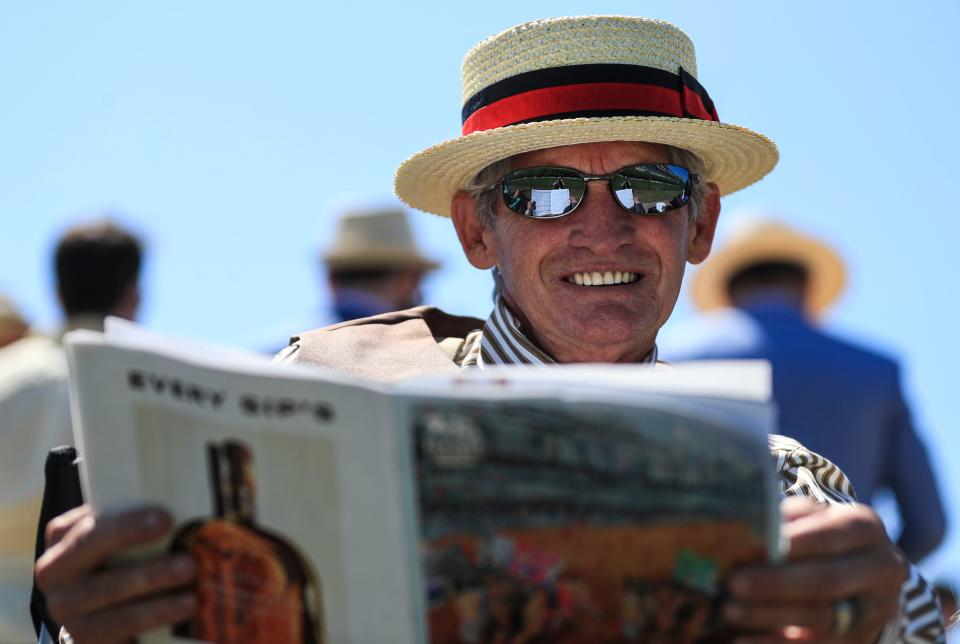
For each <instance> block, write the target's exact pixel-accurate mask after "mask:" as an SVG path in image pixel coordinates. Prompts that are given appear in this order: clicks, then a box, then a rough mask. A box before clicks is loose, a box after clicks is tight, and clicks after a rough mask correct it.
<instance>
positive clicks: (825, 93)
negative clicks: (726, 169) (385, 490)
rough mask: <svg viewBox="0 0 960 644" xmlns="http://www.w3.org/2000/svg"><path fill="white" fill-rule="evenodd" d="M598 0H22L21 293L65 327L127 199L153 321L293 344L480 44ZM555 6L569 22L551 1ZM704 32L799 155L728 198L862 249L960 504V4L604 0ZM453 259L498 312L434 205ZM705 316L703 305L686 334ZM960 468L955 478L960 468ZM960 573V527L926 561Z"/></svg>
mask: <svg viewBox="0 0 960 644" xmlns="http://www.w3.org/2000/svg"><path fill="white" fill-rule="evenodd" d="M584 6H585V3H583V2H569V1H563V0H557V1H554V2H551V3H549V6H548V7H547V5H543V4H542V3H529V4H523V3H516V2H496V1H493V2H489V1H488V2H484V3H483V4H482V6H480V5H476V6H471V5H469V4H467V3H449V2H442V3H441V2H436V3H418V4H409V3H403V4H399V5H389V6H383V7H381V6H377V5H371V4H366V5H362V6H358V5H354V4H352V3H344V4H340V3H320V2H291V1H285V0H279V1H276V2H271V3H269V4H265V3H245V2H235V1H234V2H225V1H219V0H217V1H214V0H209V1H205V2H195V1H190V0H169V1H166V2H162V3H161V2H153V3H149V2H137V3H132V2H120V1H115V2H96V1H89V2H84V3H72V2H66V1H61V2H43V3H39V2H26V1H23V2H6V3H3V5H2V7H0V77H2V78H3V79H4V90H5V91H4V101H3V102H2V103H0V146H2V150H3V152H4V156H5V158H4V161H3V162H2V163H0V225H2V230H3V233H2V235H0V289H2V290H4V291H6V292H8V293H10V294H12V295H13V296H14V297H15V298H16V299H17V300H18V301H19V302H20V304H21V305H22V306H23V307H24V308H25V309H26V310H27V311H28V312H29V313H30V315H31V316H32V317H33V318H34V320H36V321H37V322H38V323H39V324H41V325H45V326H53V325H55V324H56V323H57V316H56V309H55V305H54V302H53V299H52V297H51V294H50V271H49V268H48V264H49V258H48V254H49V249H50V244H51V240H52V239H54V238H55V236H56V234H57V232H58V231H59V230H61V229H62V227H63V226H64V225H66V224H67V223H69V222H70V221H73V220H75V219H76V218H78V217H82V216H84V215H88V214H90V213H94V212H98V211H103V210H107V211H110V212H113V213H115V214H116V216H118V217H121V218H123V219H124V220H125V221H127V222H128V223H129V224H131V225H132V226H134V227H135V228H137V229H138V230H140V231H141V232H142V233H143V234H144V235H145V236H146V237H147V239H148V240H149V244H150V259H149V264H148V267H147V268H148V270H147V273H146V276H145V283H144V294H145V300H146V306H145V308H144V310H143V316H142V321H143V322H144V323H145V324H146V325H148V326H149V327H151V328H154V329H156V330H158V331H162V332H166V333H173V334H178V335H184V336H190V337H195V338H201V339H206V340H213V341H217V342H222V343H228V344H244V345H248V346H258V347H262V346H273V345H276V344H278V343H280V344H282V342H283V336H284V335H286V334H287V333H289V332H292V331H295V330H298V329H299V328H300V327H303V326H305V325H306V326H309V325H310V324H311V320H314V319H316V318H318V317H319V313H318V311H319V310H321V309H322V308H323V306H324V303H325V301H326V293H325V292H324V291H323V285H322V281H321V280H320V279H319V277H318V274H317V270H316V257H317V254H318V249H319V248H320V247H322V245H323V244H324V243H325V241H326V240H327V239H329V234H330V232H331V218H330V211H331V208H330V203H331V199H333V198H334V197H335V196H336V195H337V194H338V193H342V192H366V193H370V192H373V193H378V194H381V195H382V194H388V193H389V192H390V190H391V185H392V177H393V172H394V170H395V169H396V166H397V165H398V164H399V163H400V161H402V160H403V159H404V158H406V157H407V156H409V155H410V154H413V153H415V152H417V151H418V150H420V149H422V148H424V147H426V146H428V145H430V144H433V143H437V142H439V141H442V140H444V139H447V138H451V137H454V136H456V134H457V132H458V130H459V118H458V115H459V108H460V106H459V100H460V99H459V96H460V93H459V66H460V61H461V58H462V56H463V54H464V53H465V52H466V50H467V49H468V48H469V47H470V46H472V45H473V44H474V43H475V42H477V41H479V40H481V39H482V38H484V37H486V36H488V35H491V34H493V33H496V32H498V31H500V30H502V29H505V28H507V27H510V26H512V25H514V24H516V23H519V22H522V21H525V20H530V19H536V18H542V17H547V15H550V16H558V15H577V14H582V13H584V11H585V9H584ZM547 8H548V9H549V12H550V13H549V14H545V13H543V11H544V10H546V9H547ZM589 12H590V13H627V14H632V15H647V16H651V17H656V18H662V19H665V20H669V21H671V22H674V23H675V24H677V25H678V26H680V27H681V28H683V29H684V30H685V31H687V33H688V34H690V36H691V37H692V38H693V41H694V43H695V45H696V47H697V53H698V59H699V78H700V80H701V82H702V83H703V84H704V86H705V87H706V88H707V89H708V91H709V92H710V94H711V96H712V97H713V99H714V101H715V103H716V105H717V108H718V111H719V113H720V117H721V119H722V120H723V121H725V122H730V123H735V124H739V125H744V126H746V127H749V128H751V129H755V130H757V131H759V132H762V133H764V134H766V135H768V136H770V137H771V138H773V139H774V140H775V141H776V142H777V143H778V145H779V146H780V150H781V155H782V160H781V163H780V165H779V167H778V168H777V169H776V170H775V171H774V172H773V173H772V174H771V175H770V176H769V177H768V178H767V179H765V180H764V181H762V182H761V183H759V184H757V185H755V186H753V187H751V188H749V189H747V190H744V191H742V192H740V193H737V194H734V195H731V196H730V197H728V198H726V199H725V200H724V204H723V208H724V213H723V215H722V217H721V226H720V236H721V239H722V238H723V236H724V235H725V234H726V231H727V229H728V227H729V226H730V223H731V222H732V221H734V220H736V219H737V218H738V217H739V216H742V213H744V212H752V213H756V212H763V213H769V214H773V215H777V216H781V217H784V218H787V219H789V220H790V221H791V222H792V223H793V224H794V225H796V226H798V227H800V228H801V229H803V230H805V231H807V232H810V233H814V234H818V235H821V236H824V237H825V238H827V239H829V240H831V241H832V242H833V243H834V244H835V245H836V246H837V247H838V248H839V249H841V250H842V252H843V253H844V255H845V257H846V259H847V261H848V266H849V271H850V289H849V290H848V292H847V293H846V295H845V296H844V298H843V299H842V300H841V301H840V303H839V305H838V306H837V307H836V309H835V310H834V311H833V312H832V314H831V315H830V316H829V318H828V322H829V324H830V326H831V328H833V329H835V330H837V331H838V332H840V333H842V334H844V335H847V336H850V337H854V338H857V339H859V340H861V341H863V342H867V343H870V344H873V345H876V346H880V347H882V348H884V349H885V350H886V351H889V352H892V353H895V354H897V355H899V356H900V357H901V358H902V360H903V364H904V369H905V375H906V385H907V388H908V393H909V395H910V398H911V400H912V402H913V405H914V409H915V413H916V417H917V422H918V425H919V426H920V427H921V428H922V430H923V432H924V435H925V437H926V438H927V440H928V443H929V446H930V449H931V452H932V453H933V456H934V458H935V461H936V462H937V465H938V470H939V473H940V476H941V480H942V484H943V488H944V494H945V496H946V497H948V500H949V504H950V508H951V514H952V516H953V517H954V520H957V518H960V512H958V511H960V503H958V502H957V501H956V499H957V497H958V493H960V468H952V467H950V465H951V463H950V458H949V454H950V453H951V452H952V449H953V445H952V444H953V442H954V433H953V432H954V428H955V427H956V426H957V424H958V420H960V413H958V411H957V408H956V405H955V393H954V392H955V385H954V384H951V383H955V382H956V376H955V375H954V374H953V367H954V366H955V365H956V363H957V362H958V358H960V351H958V350H957V345H956V342H955V340H954V338H955V335H956V331H955V327H956V324H957V323H956V319H957V318H958V314H960V306H958V304H957V296H958V289H957V287H956V285H955V278H954V274H955V272H956V268H955V266H954V264H953V263H952V262H951V260H952V259H953V258H954V257H955V256H956V254H957V253H956V248H955V246H954V242H955V241H957V239H958V238H960V224H958V217H957V213H956V210H957V207H956V205H955V203H954V201H953V199H952V195H953V194H954V190H953V189H951V188H950V186H951V185H956V173H957V170H958V163H957V161H956V150H957V148H958V143H960V140H958V139H960V135H958V130H957V128H956V126H955V123H954V121H953V118H952V110H953V109H955V106H956V105H957V103H958V98H960V96H958V90H957V86H956V83H955V82H954V81H953V80H952V76H953V75H954V73H955V66H956V63H957V61H958V60H960V45H958V39H957V38H956V34H955V28H956V25H957V24H960V4H958V3H956V2H952V1H950V2H948V1H943V2H922V3H920V2H916V3H910V4H909V5H904V4H903V3H893V2H843V3H840V2H820V1H812V2H805V3H773V2H762V1H759V0H758V1H756V2H736V3H718V2H708V1H696V0H693V1H688V2H684V3H664V2H657V3H653V2H646V1H637V0H634V1H631V2H591V3H590V5H589ZM412 219H413V221H414V222H415V225H416V229H417V233H418V235H419V236H420V238H421V240H422V241H423V244H424V246H425V247H426V248H427V249H428V251H429V252H430V253H431V254H433V255H434V256H436V257H439V258H441V259H443V260H444V262H445V263H446V268H445V269H444V270H443V271H441V272H439V273H437V274H436V275H435V276H434V277H433V278H432V279H431V280H430V282H429V283H428V285H427V289H426V292H427V296H428V297H427V299H428V300H429V301H431V302H432V303H436V304H439V305H442V306H443V307H445V308H448V309H451V310H453V311H456V312H460V313H471V314H475V315H481V316H482V315H485V314H486V313H487V309H488V302H489V299H488V296H489V288H490V285H489V281H488V278H487V276H486V275H484V274H481V273H478V272H476V271H473V270H472V269H470V268H469V267H468V266H467V264H466V262H465V261H464V260H463V259H462V258H461V256H460V252H459V248H458V247H457V244H456V239H455V237H454V235H453V233H452V230H451V229H450V227H449V223H448V222H446V221H445V220H442V219H440V218H437V217H433V216H430V215H425V214H420V213H414V217H412ZM692 315H693V310H692V308H691V306H690V305H689V302H688V300H687V299H686V297H685V296H683V297H681V301H680V303H679V304H678V307H677V310H676V313H675V315H674V318H673V320H672V321H671V323H670V325H668V327H667V328H666V329H665V330H664V337H665V339H666V340H669V338H670V334H671V333H676V332H677V331H676V330H674V329H679V328H680V327H681V325H682V323H683V322H684V321H686V320H689V319H690V318H691V316H692ZM951 470H952V471H951ZM958 565H960V531H958V530H951V534H950V540H949V544H948V546H947V547H946V548H944V549H943V551H942V552H940V553H938V555H937V556H935V557H934V558H933V559H931V560H930V561H929V562H928V564H927V566H926V568H927V569H928V571H930V572H931V573H933V574H936V575H946V574H948V573H949V572H950V571H951V570H957V569H958Z"/></svg>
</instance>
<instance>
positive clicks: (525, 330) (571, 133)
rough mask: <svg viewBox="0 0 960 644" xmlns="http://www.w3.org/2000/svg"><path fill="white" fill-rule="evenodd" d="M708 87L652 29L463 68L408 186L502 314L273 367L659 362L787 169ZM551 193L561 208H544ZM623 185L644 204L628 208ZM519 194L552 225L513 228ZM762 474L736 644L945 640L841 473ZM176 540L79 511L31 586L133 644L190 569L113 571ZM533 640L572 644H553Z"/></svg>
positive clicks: (389, 370)
mask: <svg viewBox="0 0 960 644" xmlns="http://www.w3.org/2000/svg"><path fill="white" fill-rule="evenodd" d="M696 69H697V64H696V60H695V58H694V53H693V44H692V43H691V42H690V39H689V38H688V37H687V35H686V34H684V33H683V32H682V31H680V30H679V29H677V28H676V27H674V26H673V25H670V24H668V23H665V22H662V21H659V20H649V19H644V18H628V17H623V16H592V17H578V18H556V19H549V20H539V21H535V22H530V23H526V24H523V25H519V26H517V27H514V28H511V29H508V30H506V31H504V32H502V33H500V34H497V35H496V36H493V37H491V38H488V39H486V40H484V41H483V42H482V43H480V44H479V45H477V46H476V47H474V48H473V49H472V50H471V51H470V53H469V54H467V57H466V59H465V60H464V64H463V67H462V70H463V81H464V87H463V111H462V114H461V116H462V118H463V136H461V137H459V138H457V139H454V140H450V141H447V142H444V143H440V144H438V145H434V146H432V147H430V148H428V149H426V150H424V151H422V152H420V153H419V154H416V155H414V156H413V157H411V158H410V159H408V160H407V161H406V162H404V163H403V164H402V165H401V166H400V168H399V169H398V171H397V176H396V180H395V187H396V191H397V194H398V196H399V197H400V198H401V199H402V200H403V201H405V202H406V203H407V204H409V205H410V206H412V207H414V208H417V209H419V210H423V211H426V212H430V213H434V214H435V215H440V216H444V217H450V218H451V219H452V222H453V225H454V227H455V229H456V232H457V235H458V238H459V240H460V244H461V247H462V249H463V252H464V254H465V255H466V258H467V260H468V261H469V262H470V263H471V264H472V265H473V266H475V267H476V268H479V269H491V268H496V269H497V271H498V273H499V281H498V284H499V285H500V289H499V294H498V297H497V301H496V303H495V305H494V308H493V312H492V313H491V314H490V316H489V317H488V318H487V319H486V320H479V319H475V318H469V317H460V316H455V315H451V314H449V313H446V312H444V311H441V310H439V309H437V308H433V307H427V306H424V307H416V308H412V309H407V310H405V311H396V312H393V313H387V314H384V315H379V316H375V317H372V318H364V319H362V320H356V321H353V322H344V323H340V324H337V325H334V326H331V327H327V328H324V329H319V330H317V331H312V332H309V333H305V334H302V335H301V336H300V337H298V338H296V339H295V341H294V343H293V344H292V345H291V347H290V348H289V349H288V350H286V351H285V352H284V353H283V354H282V356H281V358H282V359H284V360H287V361H291V362H299V363H309V364H318V365H324V366H326V367H328V368H333V369H339V370H342V371H344V372H345V373H353V374H357V375H361V376H365V377H368V378H376V379H380V380H400V379H403V378H407V377H411V376H415V375H423V374H437V375H439V374H448V375H455V374H458V373H460V372H461V370H465V369H466V370H469V369H484V368H486V367H488V366H491V365H497V364H523V365H536V368H540V367H542V368H549V365H552V364H555V363H575V362H594V363H618V362H631V363H647V364H651V365H653V364H655V363H656V361H657V348H656V338H657V334H658V332H659V330H660V328H661V327H662V326H663V324H664V323H665V322H666V321H667V319H668V318H669V317H670V314H671V312H672V310H673V307H674V304H675V303H676V300H677V296H678V294H679V291H680V283H681V280H682V277H683V273H684V270H685V266H686V264H687V262H691V263H699V262H701V261H703V260H704V259H706V257H707V255H708V254H709V252H710V247H711V243H712V240H713V232H714V229H715V227H716V223H717V218H718V216H719V214H720V196H721V195H724V194H728V193H731V192H734V191H736V190H739V189H740V188H744V187H746V186H748V185H750V184H751V183H754V182H755V181H758V180H760V178H762V177H763V176H764V175H765V174H766V173H767V172H769V171H770V170H771V169H772V168H773V166H774V165H775V164H776V161H777V156H778V155H777V149H776V146H774V144H773V143H772V142H771V141H770V140H769V139H767V138H766V137H764V136H762V135H760V134H757V133H755V132H752V131H749V130H746V129H744V128H741V127H738V126H734V125H729V124H725V123H722V122H720V120H719V117H718V116H717V112H716V110H715V109H714V107H713V102H712V101H711V100H710V97H709V96H708V94H707V92H706V90H705V89H704V88H703V86H702V85H701V84H700V83H699V82H698V81H697V79H696ZM556 182H562V184H563V186H564V187H563V188H560V189H558V190H557V191H563V192H564V194H555V195H544V196H545V197H546V196H549V202H547V201H546V200H541V199H540V198H539V195H540V194H542V193H544V192H548V191H550V190H551V186H552V185H554V183H556ZM624 185H627V186H628V187H629V189H630V191H631V192H632V194H630V195H621V194H619V193H618V191H620V190H622V189H623V186H624ZM517 190H519V191H520V195H521V196H524V197H525V198H526V199H527V201H537V202H538V203H541V204H545V205H546V204H549V207H543V208H537V209H536V210H534V211H532V212H528V211H527V209H523V210H520V209H519V207H520V204H522V203H523V199H521V200H520V202H519V203H518V202H517V201H516V199H514V198H513V197H512V195H513V194H514V192H515V191H517ZM534 195H538V196H536V197H535V196H534ZM627 197H629V199H628V198H627ZM634 197H638V199H637V200H636V201H639V202H640V203H641V204H642V205H643V206H644V209H643V211H644V213H645V214H642V215H641V214H639V213H638V212H637V211H636V210H635V209H634V208H635V207H634V202H635V200H634ZM568 200H569V201H568ZM568 205H569V206H570V207H569V208H568V207H567V206H568ZM476 297H480V298H482V299H483V300H485V299H486V294H485V293H478V294H476ZM770 456H771V459H770V463H771V468H773V470H774V472H775V476H776V477H777V478H778V480H779V482H780V491H781V494H782V495H783V497H798V496H799V497H807V498H784V501H783V503H782V505H781V509H782V511H783V520H784V523H783V526H782V528H783V532H782V533H783V535H784V539H785V541H786V543H787V544H788V546H789V553H788V554H787V556H786V560H785V561H784V562H782V563H780V564H776V565H773V564H769V565H768V564H757V565H752V566H749V567H747V568H742V569H738V570H736V571H733V572H732V573H731V575H730V576H729V577H728V578H727V580H726V581H727V582H728V584H727V589H728V591H729V596H728V598H727V602H726V603H725V606H724V610H723V617H724V619H725V620H726V622H727V624H728V625H729V626H730V627H731V628H734V629H736V630H737V631H738V633H739V634H742V635H743V641H757V642H781V641H789V640H795V639H801V640H806V641H827V642H836V643H853V642H857V643H861V642H864V643H865V642H869V643H871V644H872V643H874V642H883V643H884V644H886V643H888V642H938V641H941V638H942V625H941V622H940V614H939V611H938V609H937V604H936V600H935V598H934V596H933V592H932V590H931V589H930V587H929V586H928V585H927V584H926V582H925V581H924V580H923V579H922V578H921V577H920V576H919V575H918V574H917V573H916V571H915V570H914V569H913V568H912V567H910V565H909V564H908V563H907V562H906V561H905V560H904V559H903V557H902V555H901V554H899V551H898V550H897V549H896V547H895V546H894V545H893V544H892V543H890V540H889V538H888V537H887V535H886V532H885V531H884V528H883V525H882V523H881V522H880V521H879V519H878V518H877V516H876V513H875V512H873V511H872V510H871V509H870V508H869V507H866V506H863V505H860V504H857V503H856V502H855V501H854V499H853V496H852V489H851V486H850V484H849V482H848V481H847V479H846V477H845V476H844V475H843V473H842V472H840V471H839V470H838V469H837V468H836V466H834V465H833V464H831V463H830V462H829V461H828V460H826V459H824V458H823V457H821V456H818V455H817V454H815V453H813V452H810V451H809V450H807V449H805V448H804V447H803V446H801V445H800V444H798V443H797V442H796V441H793V440H791V439H788V438H784V437H779V436H774V437H771V439H770ZM317 520H318V521H322V520H323V518H322V517H318V518H317ZM169 528H170V517H169V515H168V514H166V513H165V512H163V511H161V510H159V509H157V508H137V509H133V510H129V511H125V512H114V513H105V514H97V513H95V512H93V510H92V509H91V508H90V507H89V506H83V507H80V508H77V509H75V510H72V511H71V512H69V513H67V514H65V515H63V516H61V517H58V518H57V519H56V520H55V521H54V522H51V524H50V530H49V531H48V536H49V539H48V549H47V551H46V552H45V553H44V554H43V556H41V557H40V559H39V561H38V562H37V567H36V576H37V583H38V585H39V586H40V588H42V589H43V591H44V592H45V593H46V595H47V598H48V599H49V601H50V602H51V605H54V606H55V607H56V609H55V610H54V611H53V614H54V617H55V618H56V619H57V620H59V623H61V624H63V626H64V628H65V629H66V631H68V632H69V633H71V634H72V635H73V637H74V638H75V639H76V641H77V642H78V643H79V644H82V643H83V642H87V641H89V642H104V643H107V642H118V641H126V640H128V639H129V638H131V637H133V636H135V635H136V634H137V633H139V632H141V631H143V630H146V629H149V628H151V627H154V626H157V625H160V624H166V623H173V622H176V621H179V620H181V619H184V618H185V617H187V616H188V615H190V614H191V612H193V611H195V610H196V600H195V597H194V595H193V593H192V592H191V591H190V584H191V583H195V582H196V574H197V573H196V569H195V568H194V567H193V565H192V563H191V561H189V560H186V561H184V560H182V559H177V558H161V559H154V560H151V561H146V562H142V563H140V564H137V565H133V566H126V567H124V568H122V569H111V570H106V571H104V570H103V569H102V565H103V563H104V561H105V560H107V559H108V558H109V557H110V556H111V555H114V554H116V553H119V552H122V551H123V550H124V549H125V548H128V547H131V546H133V545H137V544H140V543H145V542H149V541H152V540H155V539H157V538H159V537H160V536H161V535H162V534H164V532H165V531H167V530H169ZM637 554H638V556H642V554H643V553H637ZM201 583H202V582H201ZM372 583H375V582H372ZM73 598H82V601H73ZM511 635H512V636H517V635H519V633H517V632H515V631H513V630H511ZM575 636H576V635H575V634H574V637H575ZM522 637H524V638H527V639H526V640H525V641H534V640H535V641H559V642H562V641H563V638H562V637H556V638H555V637H552V636H551V635H550V634H548V633H546V632H545V631H544V630H543V629H542V628H538V629H537V632H536V633H530V632H527V633H524V634H523V635H522Z"/></svg>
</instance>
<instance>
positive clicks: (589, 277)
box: [567, 271, 637, 286]
mask: <svg viewBox="0 0 960 644" xmlns="http://www.w3.org/2000/svg"><path fill="white" fill-rule="evenodd" d="M567 281H568V282H572V283H574V284H578V285H580V286H612V285H614V284H630V283H632V282H636V281H637V274H636V273H623V272H620V271H607V272H605V273H600V272H598V271H593V272H592V273H574V274H573V276H572V277H568V278H567Z"/></svg>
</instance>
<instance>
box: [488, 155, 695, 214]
mask: <svg viewBox="0 0 960 644" xmlns="http://www.w3.org/2000/svg"><path fill="white" fill-rule="evenodd" d="M598 179H603V180H605V181H609V183H610V189H611V191H612V192H613V196H614V197H615V199H616V201H617V203H618V204H619V205H620V206H621V207H623V208H624V209H625V210H629V211H630V212H635V213H639V214H657V213H663V212H668V211H670V210H674V209H676V208H680V207H681V206H683V205H685V204H686V203H687V201H689V199H690V173H689V172H688V171H687V170H686V168H682V167H680V166H676V165H669V164H663V163H646V164H639V165H634V166H627V167H625V168H621V169H619V170H617V171H616V172H614V173H613V174H610V175H604V176H600V177H592V176H589V177H587V176H584V175H583V174H581V173H579V172H577V171H576V170H572V169H570V168H554V167H540V168H524V169H522V170H517V171H516V172H512V173H510V174H508V175H507V176H506V177H504V178H503V180H502V181H501V184H500V185H501V190H502V194H503V201H504V203H505V204H506V205H507V207H508V208H509V209H510V210H512V211H513V212H515V213H517V214H520V215H524V216H527V217H533V218H535V219H549V218H554V217H562V216H563V215H566V214H567V213H570V212H572V211H573V210H574V209H575V208H576V207H577V206H579V205H580V202H581V201H582V200H583V197H584V194H585V192H586V184H587V181H588V180H591V181H592V180H598Z"/></svg>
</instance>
